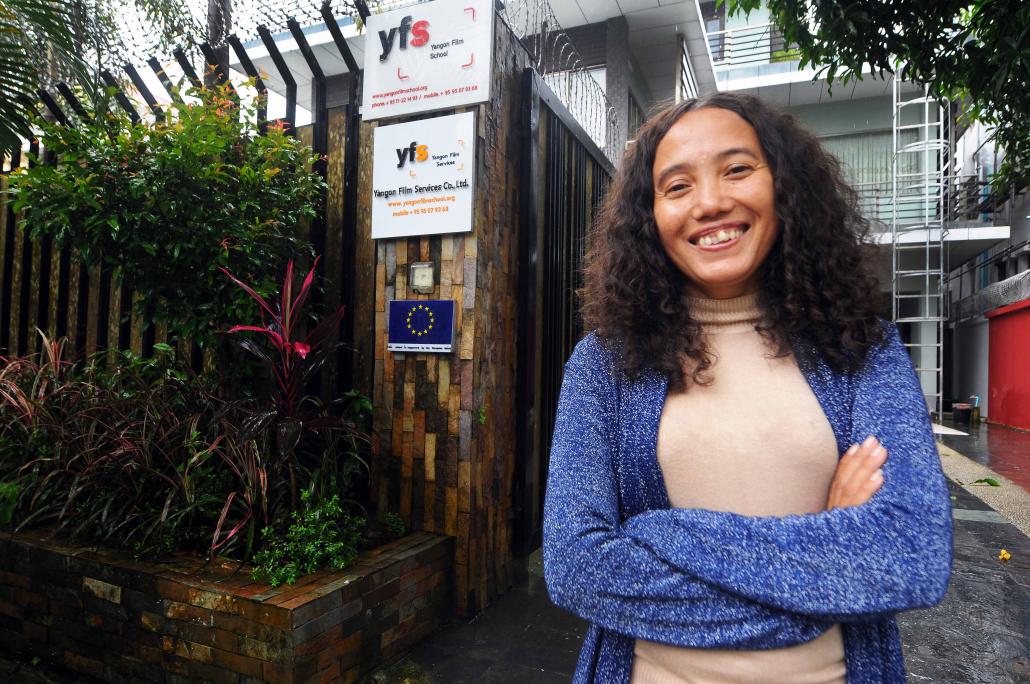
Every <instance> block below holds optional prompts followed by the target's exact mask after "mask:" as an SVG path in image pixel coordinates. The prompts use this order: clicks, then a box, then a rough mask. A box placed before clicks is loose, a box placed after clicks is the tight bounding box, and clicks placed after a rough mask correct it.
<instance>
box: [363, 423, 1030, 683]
mask: <svg viewBox="0 0 1030 684" xmlns="http://www.w3.org/2000/svg"><path fill="white" fill-rule="evenodd" d="M1022 454H1023V456H1022V457H1023V458H1024V459H1026V460H1030V442H1028V447H1027V450H1026V451H1024V452H1022ZM942 463H944V465H945V471H946V472H947V473H948V475H949V478H952V477H954V475H953V473H959V474H961V476H962V477H964V478H966V479H962V477H960V478H959V481H960V482H962V483H970V482H972V481H973V480H975V479H979V477H994V478H996V479H999V481H1000V482H1001V484H1002V487H990V486H981V485H968V484H966V486H962V485H959V484H957V483H956V482H955V481H954V480H953V479H949V483H948V484H949V488H950V489H951V495H952V497H953V498H952V504H953V509H954V523H955V525H954V529H955V559H954V565H953V568H952V575H951V582H950V585H949V587H948V593H947V595H946V596H945V599H944V601H943V602H942V603H941V604H940V605H939V606H937V607H935V608H933V609H930V610H923V611H911V612H908V613H904V614H902V615H900V616H899V620H898V621H899V624H900V627H901V634H902V644H903V647H904V652H905V661H906V663H907V668H908V672H909V682H942V683H946V684H967V683H968V684H974V683H975V684H1001V683H1003V682H1004V683H1009V682H1013V683H1014V682H1023V683H1026V682H1030V539H1028V537H1027V535H1026V534H1024V532H1022V531H1021V530H1020V529H1019V528H1018V527H1016V526H1015V525H1013V524H1012V523H1011V521H1010V520H1009V519H1007V518H1006V517H1005V516H1004V515H1002V513H999V512H998V511H997V510H995V509H994V508H992V507H991V506H989V505H988V504H986V503H984V501H983V500H982V499H981V498H980V497H979V495H983V494H984V493H985V492H988V493H989V495H990V496H995V498H997V497H998V495H999V492H1001V491H1002V490H1005V492H1006V494H1005V495H1002V496H1001V498H1003V499H1005V500H1007V501H1011V502H1013V503H1012V505H1014V506H1019V505H1021V504H1020V503H1019V502H1020V501H1023V499H1022V497H1020V496H1019V495H1022V496H1025V497H1027V500H1030V495H1028V494H1027V493H1026V492H1025V491H1024V490H1022V488H1021V487H1019V486H1018V485H1014V484H1013V483H1012V482H1011V481H1010V480H1008V479H1006V478H1001V477H999V476H998V474H997V473H994V472H993V471H991V470H990V469H988V468H987V467H986V466H984V465H982V464H980V463H977V462H975V461H971V460H970V459H967V458H965V457H964V456H961V455H960V454H958V453H957V452H955V451H954V450H951V449H942ZM1024 513H1025V510H1024ZM1003 548H1004V549H1006V550H1007V551H1008V552H1009V553H1011V554H1012V558H1011V559H1010V560H1008V561H1007V562H1002V561H1000V560H998V553H999V551H1000V550H1001V549H1003ZM529 570H530V573H529V580H528V581H527V582H525V583H523V584H522V585H520V586H518V587H515V588H513V589H512V590H511V591H509V592H508V593H507V594H505V595H504V596H503V597H502V598H501V599H500V600H499V601H498V602H497V603H496V604H495V605H494V606H492V607H491V608H489V609H488V610H487V611H485V612H484V613H483V614H482V615H480V616H479V617H477V618H476V619H475V620H473V621H472V622H470V623H468V624H456V625H452V626H450V627H449V628H447V629H445V630H443V631H441V632H440V633H438V634H436V635H434V636H433V637H431V638H429V639H427V640H426V641H423V642H422V643H421V644H419V645H417V646H416V647H415V648H414V649H412V650H411V651H409V652H408V653H407V654H406V655H405V656H404V657H403V658H401V659H400V660H399V661H397V662H396V663H394V664H393V665H391V666H389V667H387V668H383V669H381V670H379V671H378V672H376V673H374V674H373V675H372V676H370V677H369V678H367V679H366V681H365V684H373V683H374V684H479V683H482V684H489V683H494V682H512V683H513V684H514V683H518V684H523V683H524V684H533V683H537V682H539V683H547V684H551V683H554V684H558V683H559V682H568V681H569V679H570V678H571V676H572V672H573V669H574V668H575V664H576V656H577V654H578V652H579V645H580V643H581V641H582V638H583V633H584V630H585V627H586V625H585V623H584V622H582V621H581V620H579V619H578V618H576V617H575V616H572V615H570V614H569V613H566V612H565V611H563V610H561V609H559V608H557V607H555V606H554V605H553V604H552V603H551V602H550V600H549V599H548V597H547V591H546V588H545V586H544V582H543V573H542V568H541V565H540V556H539V552H538V553H537V554H535V555H534V557H532V558H531V559H530V569H529Z"/></svg>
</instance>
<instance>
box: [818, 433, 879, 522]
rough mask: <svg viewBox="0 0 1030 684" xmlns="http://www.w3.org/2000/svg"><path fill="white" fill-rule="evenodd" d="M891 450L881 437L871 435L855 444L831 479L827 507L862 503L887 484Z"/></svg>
mask: <svg viewBox="0 0 1030 684" xmlns="http://www.w3.org/2000/svg"><path fill="white" fill-rule="evenodd" d="M886 461H887V450H886V449H884V448H883V446H882V445H881V444H880V440H878V439H876V437H873V436H872V435H870V436H869V437H867V438H866V440H865V441H864V442H862V443H861V444H852V445H851V448H849V449H848V450H847V451H845V452H844V455H843V456H841V459H840V461H839V462H838V463H837V471H836V472H835V473H834V474H833V482H831V483H830V495H829V498H828V499H827V501H826V510H828V511H829V510H832V509H834V508H847V507H848V506H861V505H862V504H864V503H865V502H866V501H869V499H871V498H872V497H873V494H875V493H876V492H877V491H878V490H879V489H880V487H882V486H883V470H881V469H880V467H881V466H882V465H883V464H884V463H885V462H886Z"/></svg>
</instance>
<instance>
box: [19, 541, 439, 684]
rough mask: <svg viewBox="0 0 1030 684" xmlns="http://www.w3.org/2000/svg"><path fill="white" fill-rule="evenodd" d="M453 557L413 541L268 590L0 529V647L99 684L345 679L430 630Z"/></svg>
mask: <svg viewBox="0 0 1030 684" xmlns="http://www.w3.org/2000/svg"><path fill="white" fill-rule="evenodd" d="M452 561H453V543H452V541H451V540H450V539H448V538H446V537H441V536H438V535H434V534H427V533H416V534H413V535H410V536H408V537H405V538H404V539H400V540H398V541H396V542H394V543H392V544H388V545H386V546H383V547H381V548H379V549H376V550H374V551H371V552H367V553H363V554H362V555H360V556H359V557H358V560H357V562H356V563H355V564H354V565H353V566H351V567H350V568H348V569H346V570H344V571H342V572H319V573H316V574H314V575H309V576H306V577H303V578H301V579H300V580H299V581H298V582H297V583H296V584H294V585H283V586H280V587H278V588H276V589H272V588H271V587H270V586H268V585H267V584H264V583H260V582H253V581H252V580H250V572H249V568H248V567H246V566H244V567H242V568H241V567H239V565H238V564H236V563H228V562H226V563H224V564H221V565H218V564H214V565H211V566H206V567H204V566H203V559H200V558H197V557H192V556H180V557H177V558H176V560H174V561H173V562H169V563H165V564H161V565H155V564H146V563H140V562H137V561H134V560H132V559H131V558H130V557H127V556H124V555H118V554H113V553H109V552H97V551H90V550H85V549H82V548H79V547H66V546H62V545H60V544H57V543H54V542H52V541H49V540H47V539H46V537H45V533H42V532H33V533H26V534H20V535H10V534H0V643H2V644H3V648H4V649H5V650H8V651H17V652H21V653H26V654H31V655H36V656H39V657H41V658H43V659H45V660H48V661H50V662H54V663H60V664H63V665H64V666H65V667H67V668H69V669H71V670H74V671H76V672H80V673H83V674H85V675H89V676H91V677H95V678H98V679H103V680H105V681H110V682H155V683H168V684H173V683H174V684H178V683H179V682H198V681H206V682H214V683H215V684H222V683H223V682H225V683H230V684H248V683H250V682H273V683H283V684H292V683H294V682H355V681H357V680H358V679H359V677H360V676H361V675H363V674H364V673H366V672H368V671H369V670H370V669H371V668H372V667H373V666H374V665H376V664H377V663H379V662H381V661H383V660H385V659H389V658H390V657H393V656H395V655H397V654H398V653H400V652H401V651H403V650H404V649H406V648H407V647H408V646H410V645H411V644H413V643H414V642H416V641H418V640H419V639H421V638H422V637H424V636H426V635H427V634H428V633H430V632H431V631H433V630H434V629H435V628H436V627H437V626H438V625H439V623H440V620H441V618H442V616H443V615H445V614H446V612H447V611H448V609H449V605H450V600H449V594H450V592H451V584H450V578H451V574H452V568H451V565H452Z"/></svg>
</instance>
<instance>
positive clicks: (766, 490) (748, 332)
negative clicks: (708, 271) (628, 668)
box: [631, 295, 845, 684]
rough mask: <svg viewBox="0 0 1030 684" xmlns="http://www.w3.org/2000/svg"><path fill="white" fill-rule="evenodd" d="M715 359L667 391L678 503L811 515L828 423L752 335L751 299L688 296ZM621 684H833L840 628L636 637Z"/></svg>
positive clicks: (668, 458)
mask: <svg viewBox="0 0 1030 684" xmlns="http://www.w3.org/2000/svg"><path fill="white" fill-rule="evenodd" d="M689 306H690V312H691V316H692V317H693V318H694V319H696V320H698V321H699V322H700V323H701V325H702V330H703V334H704V335H705V338H706V341H707V343H708V347H709V350H710V351H711V353H712V355H713V358H714V364H713V366H712V368H711V369H710V370H709V371H708V377H709V378H710V379H711V380H712V382H711V383H710V384H707V385H693V384H691V385H690V386H689V387H688V388H687V389H686V390H685V391H681V392H678V393H670V394H669V395H668V397H666V401H665V406H664V409H663V411H662V416H661V421H660V422H659V424H658V449H657V450H658V462H659V464H660V465H661V469H662V474H663V476H664V478H665V486H666V489H667V490H668V492H669V501H670V502H671V504H672V505H673V506H674V507H677V508H705V509H709V510H714V511H728V512H733V513H739V514H742V515H751V516H766V515H777V516H784V515H795V514H805V513H816V512H819V511H822V510H824V509H825V507H826V498H827V494H828V493H829V488H830V482H831V481H832V479H833V474H834V471H835V470H836V468H837V458H838V454H837V444H836V441H835V439H834V436H833V431H832V429H831V428H830V424H829V422H828V421H827V419H826V416H825V415H824V414H823V411H822V409H821V408H820V406H819V403H818V401H817V400H816V398H815V395H814V394H813V393H812V390H811V389H810V388H809V386H808V383H807V382H806V381H805V378H804V376H803V375H802V374H801V371H800V370H799V369H798V367H797V363H796V362H795V360H794V358H793V357H792V356H787V357H782V358H773V356H774V350H773V349H771V348H770V347H769V345H768V343H767V342H766V341H765V340H764V338H762V337H761V336H760V335H759V334H758V332H757V331H756V330H755V324H756V323H757V322H758V318H759V309H758V299H757V295H745V296H743V297H737V298H735V299H723V300H716V299H691V300H689ZM634 653H635V657H634V659H633V672H632V676H631V684H685V683H690V684H695V683H696V684H701V683H704V684H709V683H716V682H719V683H725V684H731V683H732V684H741V683H743V682H761V683H763V684H774V683H777V682H782V683H783V684H788V683H789V684H816V683H818V684H828V683H830V682H832V683H834V684H843V682H844V676H845V669H844V646H843V640H842V637H841V629H840V626H839V625H834V626H833V627H832V628H831V629H830V630H828V631H827V632H826V633H824V634H823V635H822V636H820V637H818V638H816V639H814V640H812V641H810V642H808V643H805V644H800V645H798V646H792V647H789V648H779V649H771V650H764V651H729V650H715V649H691V648H681V647H677V646H669V645H666V644H659V643H655V642H650V641H644V640H641V639H638V640H637V642H636V647H635V649H634Z"/></svg>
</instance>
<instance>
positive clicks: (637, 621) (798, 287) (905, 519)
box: [544, 94, 951, 684]
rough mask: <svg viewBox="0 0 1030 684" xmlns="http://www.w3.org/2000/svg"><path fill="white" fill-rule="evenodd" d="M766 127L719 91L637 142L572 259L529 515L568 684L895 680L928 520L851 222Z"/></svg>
mask: <svg viewBox="0 0 1030 684" xmlns="http://www.w3.org/2000/svg"><path fill="white" fill-rule="evenodd" d="M855 206H856V204H855V194H854V192H853V191H852V190H851V189H850V188H849V187H848V186H847V185H845V184H844V182H843V181H842V180H841V175H840V169H839V166H838V164H837V162H836V161H835V160H834V159H833V158H832V157H830V156H829V155H827V154H826V153H825V152H824V151H823V150H822V148H821V147H820V146H819V143H818V141H817V140H816V138H815V137H814V136H812V135H811V134H809V133H807V132H805V131H804V130H802V129H801V128H799V127H798V125H797V124H796V123H795V121H794V120H793V119H792V118H791V117H790V116H789V115H787V114H784V113H782V112H778V111H776V110H773V109H771V108H769V107H768V106H766V105H765V104H763V103H762V102H761V101H760V100H758V99H757V98H754V97H749V96H741V95H730V94H718V95H712V96H708V97H705V98H701V99H697V100H691V101H687V102H683V103H679V104H677V105H674V106H671V107H669V108H667V109H665V110H663V111H661V112H658V113H657V114H655V115H654V116H653V117H652V118H651V119H650V120H649V121H648V122H647V123H646V124H645V125H644V126H643V128H642V129H641V130H640V131H639V133H638V136H637V138H636V141H635V143H634V145H633V146H632V147H631V148H630V150H629V151H628V152H627V154H626V157H625V159H624V160H623V163H622V166H621V167H620V169H619V173H618V175H617V177H616V179H615V182H614V183H613V185H612V188H611V190H610V191H609V194H608V196H607V197H606V199H605V202H604V206H603V208H602V211H601V215H600V220H599V222H598V224H597V226H596V227H595V231H594V234H593V235H592V240H591V251H590V254H589V255H588V258H587V267H586V285H585V287H584V289H583V292H582V296H583V307H584V308H583V310H584V316H585V319H586V322H587V325H588V326H589V327H591V328H593V329H594V332H593V333H591V334H590V335H588V336H587V337H586V338H585V339H584V340H583V341H582V342H581V343H580V344H579V345H578V346H577V348H576V350H575V352H574V353H573V355H572V358H571V359H570V360H569V362H568V364H567V365H566V368H565V377H564V382H563V387H562V393H561V399H560V402H559V407H558V416H557V419H556V424H555V432H554V441H553V446H552V450H551V460H550V473H549V477H548V486H547V496H546V503H545V510H544V573H545V577H546V580H547V583H548V589H549V591H550V593H551V597H552V599H553V600H554V601H555V603H557V604H558V605H560V606H562V607H565V608H567V609H568V610H570V611H573V612H575V613H577V614H579V615H580V616H582V617H584V618H586V619H588V620H589V621H590V622H591V623H592V626H591V629H590V631H589V633H588V635H587V639H586V643H585V644H584V646H583V650H582V652H581V656H580V661H579V667H578V668H577V672H576V677H575V681H576V682H606V683H607V682H631V683H632V684H677V683H685V682H715V681H718V682H728V683H733V682H754V681H761V682H770V683H772V682H782V683H784V684H787V683H794V682H807V683H810V684H814V683H824V684H830V683H834V684H841V683H843V682H844V681H845V680H847V681H848V682H900V681H904V664H903V662H902V659H901V648H900V641H899V639H898V633H897V627H896V624H895V622H894V620H893V617H892V614H893V613H895V612H897V611H900V610H906V609H910V608H916V607H925V606H929V605H933V604H934V603H936V602H938V601H939V600H940V599H941V597H942V596H943V594H944V591H945V588H946V586H947V579H948V574H949V569H950V561H951V517H950V507H949V499H948V494H947V488H946V486H945V484H944V479H943V475H942V473H941V470H940V464H939V461H938V458H937V454H936V449H935V445H934V439H933V435H932V433H931V431H930V424H929V419H928V413H927V410H926V404H925V402H924V400H923V397H922V392H921V389H920V387H919V383H918V381H917V379H916V377H915V373H914V372H913V370H912V365H911V361H910V360H909V356H908V354H907V352H906V350H905V347H904V346H903V345H902V344H901V341H900V339H899V337H898V334H897V331H896V330H895V329H894V327H893V326H892V325H890V324H888V323H886V322H884V321H881V320H879V319H877V318H876V315H875V314H876V309H877V294H878V293H877V287H876V283H875V281H874V280H873V279H872V278H871V276H870V275H869V274H868V271H867V269H866V265H865V259H864V256H863V247H862V244H861V236H862V234H863V232H864V230H865V229H866V224H865V222H864V221H863V219H862V218H861V216H860V215H859V213H858V212H857V210H856V208H855Z"/></svg>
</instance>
